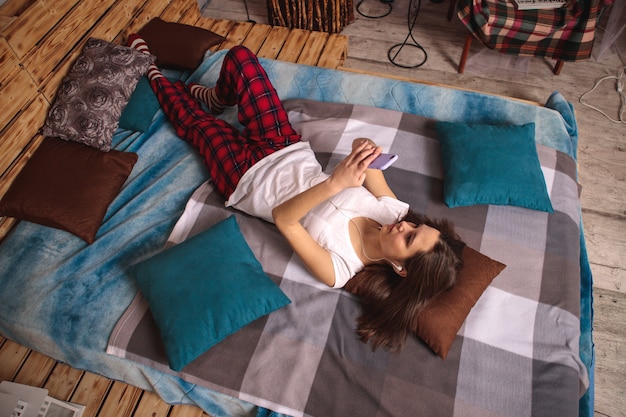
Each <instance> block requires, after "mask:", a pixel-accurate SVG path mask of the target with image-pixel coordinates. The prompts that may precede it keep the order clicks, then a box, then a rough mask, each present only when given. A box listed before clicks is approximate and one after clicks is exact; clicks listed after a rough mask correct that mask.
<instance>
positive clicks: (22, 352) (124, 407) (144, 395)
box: [0, 336, 208, 417]
mask: <svg viewBox="0 0 626 417" xmlns="http://www.w3.org/2000/svg"><path fill="white" fill-rule="evenodd" d="M0 381H13V382H17V383H20V384H25V385H29V386H34V387H41V388H46V389H47V390H48V395H49V396H51V397H54V398H57V399H59V400H63V401H71V402H74V403H77V404H82V405H85V411H84V412H83V416H84V417H98V416H101V417H110V416H115V417H124V416H126V417H130V416H137V417H145V416H153V417H165V416H169V417H202V416H208V414H206V413H205V412H204V411H202V410H201V409H200V408H198V407H194V406H190V405H169V404H166V403H165V402H164V401H163V400H161V399H160V398H159V397H158V396H157V395H156V394H154V393H152V392H149V391H143V390H141V389H139V388H136V387H133V386H131V385H128V384H126V383H123V382H119V381H111V380H109V379H107V378H104V377H102V376H100V375H96V374H94V373H91V372H86V371H80V370H78V369H74V368H72V367H70V366H68V365H66V364H63V363H59V362H57V361H55V360H54V359H52V358H50V357H48V356H45V355H42V354H40V353H38V352H35V351H32V350H29V349H28V348H25V347H24V346H21V345H18V344H17V343H14V342H12V341H10V340H8V339H5V338H4V337H2V336H0Z"/></svg>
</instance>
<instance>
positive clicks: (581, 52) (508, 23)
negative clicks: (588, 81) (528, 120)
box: [458, 0, 602, 61]
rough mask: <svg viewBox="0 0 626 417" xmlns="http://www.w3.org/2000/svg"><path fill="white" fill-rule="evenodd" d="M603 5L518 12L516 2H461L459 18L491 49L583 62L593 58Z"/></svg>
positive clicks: (579, 3)
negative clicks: (599, 16) (597, 26)
mask: <svg viewBox="0 0 626 417" xmlns="http://www.w3.org/2000/svg"><path fill="white" fill-rule="evenodd" d="M601 1H602V0H570V1H569V2H568V3H567V5H566V6H564V7H561V8H557V9H545V10H517V9H516V8H515V6H514V3H513V0H459V4H458V16H459V18H460V19H461V21H462V22H463V24H464V25H465V26H466V27H467V28H468V29H469V31H470V32H471V33H473V34H474V36H475V37H477V38H478V39H480V40H481V41H482V42H483V43H484V44H485V45H486V46H487V47H489V48H491V49H496V50H498V51H501V52H505V53H509V54H515V55H529V56H543V57H548V58H553V59H556V60H563V61H580V60H585V59H588V58H589V57H590V56H591V49H592V46H593V40H594V35H595V30H596V24H597V16H598V12H599V9H600V7H601V6H600V3H601Z"/></svg>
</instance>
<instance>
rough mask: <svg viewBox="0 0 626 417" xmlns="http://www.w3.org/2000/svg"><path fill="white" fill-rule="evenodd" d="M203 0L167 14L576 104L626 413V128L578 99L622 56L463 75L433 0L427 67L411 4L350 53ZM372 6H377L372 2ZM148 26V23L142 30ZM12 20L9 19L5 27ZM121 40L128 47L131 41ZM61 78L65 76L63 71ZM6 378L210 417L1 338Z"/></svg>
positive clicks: (348, 65) (282, 45)
mask: <svg viewBox="0 0 626 417" xmlns="http://www.w3.org/2000/svg"><path fill="white" fill-rule="evenodd" d="M9 1H11V0H9ZM199 1H200V2H201V4H204V3H206V7H204V15H205V16H211V18H208V19H201V20H200V21H198V20H196V18H195V17H194V15H193V14H190V13H187V12H186V10H185V5H184V3H185V2H178V3H176V2H175V3H173V4H172V5H170V6H168V7H167V8H164V9H163V8H162V9H161V10H163V14H162V16H163V17H164V18H169V20H179V19H180V20H181V21H183V22H185V23H190V24H198V25H200V26H203V27H207V28H210V29H212V30H214V31H216V32H218V33H221V34H224V35H227V36H228V40H227V41H226V42H225V43H224V44H222V45H221V47H222V48H227V47H229V46H231V45H233V44H239V43H241V44H245V45H246V46H248V47H249V48H251V49H252V50H254V51H255V52H257V53H258V54H259V55H260V56H263V57H267V58H276V59H281V60H286V61H290V62H299V63H304V64H310V65H320V66H325V67H330V68H333V67H337V66H342V67H343V68H344V69H346V70H350V71H358V72H369V73H379V74H384V75H386V76H393V77H400V78H403V79H411V80H416V81H422V82H429V83H440V84H446V85H450V86H455V87H458V88H466V89H472V90H476V91H481V92H486V93H493V94H500V95H506V96H510V97H515V98H520V99H524V100H530V101H534V102H539V103H542V102H544V101H545V100H546V98H547V97H548V96H549V94H550V93H551V92H552V91H560V92H561V93H563V94H564V96H565V97H566V98H567V99H568V100H570V101H571V102H572V103H573V105H574V108H575V111H576V114H577V119H578V123H579V130H580V145H579V167H580V182H581V183H582V185H583V194H582V201H583V220H584V223H585V231H586V236H587V243H588V246H589V248H588V249H589V255H590V260H591V264H592V270H593V273H594V304H595V320H594V341H595V344H596V354H597V363H596V391H595V409H596V416H598V417H599V416H611V417H618V416H626V411H625V410H626V359H625V358H626V355H624V346H625V345H626V327H625V326H624V325H623V323H624V322H626V308H625V306H626V257H625V256H624V254H625V253H626V243H625V242H626V233H625V232H626V226H625V225H626V211H624V210H625V207H626V204H625V203H626V200H625V199H626V197H625V196H626V156H625V155H626V154H625V150H626V146H625V144H624V137H625V136H626V129H625V128H624V126H623V125H617V124H613V123H610V122H607V121H606V119H605V118H604V117H602V116H601V115H599V114H598V113H596V112H594V111H592V110H590V109H587V108H585V107H583V106H582V105H581V104H580V103H578V98H579V97H580V96H581V95H582V93H583V92H585V91H587V90H588V89H590V88H591V87H592V86H593V84H594V82H595V81H596V80H597V79H599V78H600V77H603V76H609V75H615V74H616V73H617V70H618V68H620V66H622V65H624V62H623V61H622V58H621V57H619V56H618V57H617V58H616V57H615V56H614V55H613V56H611V57H609V58H608V59H605V60H602V61H601V62H594V61H590V62H583V63H566V64H565V67H564V69H563V71H562V72H561V75H559V76H558V77H556V76H553V75H552V73H551V69H550V65H552V63H550V62H548V61H546V60H543V59H532V60H531V62H530V64H529V69H528V72H527V73H526V74H522V75H519V74H517V73H513V72H509V71H499V73H496V74H494V73H481V71H480V68H479V69H478V70H470V68H468V69H467V70H466V73H465V74H462V75H460V74H458V73H457V72H456V69H457V63H458V59H459V57H460V53H461V48H462V39H463V36H464V32H463V31H464V29H463V28H462V27H461V26H460V24H459V22H458V21H456V20H453V21H452V22H448V21H447V20H446V19H445V14H446V11H447V7H448V5H447V3H445V2H444V3H440V4H435V3H432V2H427V1H425V2H422V10H421V11H420V16H419V18H418V24H417V25H416V28H415V29H414V34H415V37H416V38H417V39H418V41H420V43H422V45H423V46H424V47H425V49H426V50H427V52H428V61H427V63H426V64H425V65H424V66H423V67H420V68H418V69H402V68H399V67H396V66H394V65H392V64H390V63H389V61H388V59H387V49H388V48H389V47H390V46H391V45H393V44H395V43H397V42H401V41H402V40H404V38H405V37H406V34H407V22H406V4H405V3H408V2H400V1H397V2H395V3H393V7H394V9H393V11H392V13H391V14H390V15H389V16H387V17H385V18H384V19H382V20H377V19H366V18H363V17H360V16H359V15H358V14H357V20H356V21H355V22H354V23H353V24H351V25H349V26H348V27H346V28H345V29H344V31H343V32H342V35H345V36H347V37H349V41H350V45H349V48H348V50H347V52H346V51H345V49H344V47H345V44H344V42H345V39H344V38H343V37H342V36H337V35H332V36H329V35H327V34H320V33H311V32H307V31H300V30H291V31H290V30H287V29H285V28H278V27H274V28H273V27H270V26H267V25H266V24H264V23H265V22H267V10H266V6H265V1H264V0H247V6H248V7H249V13H250V17H251V18H252V19H254V20H255V21H256V22H258V23H257V24H253V23H251V22H248V21H247V20H248V16H247V15H246V12H245V9H244V7H243V0H210V1H204V0H199ZM371 2H374V3H377V2H376V1H374V0H366V1H365V3H371ZM152 3H155V4H156V3H158V4H160V3H162V2H160V3H159V2H157V1H153V2H152ZM154 7H156V6H154ZM605 21H606V19H605ZM140 23H141V20H139V19H138V20H137V23H136V24H137V25H140ZM3 24H6V23H5V22H4V21H0V28H1V27H2V25H3ZM132 29H133V28H128V30H129V31H132ZM625 35H626V34H625ZM118 40H120V41H121V35H120V37H118ZM619 44H620V45H622V46H623V47H624V49H626V41H625V39H624V38H620V40H619ZM624 49H623V50H624ZM482 52H483V51H482V48H481V47H480V45H478V43H477V42H474V45H473V47H472V51H471V55H470V59H471V57H472V56H473V55H478V56H480V55H479V54H482ZM468 64H469V63H468ZM479 67H480V65H479ZM4 70H5V65H4V64H3V68H2V71H4ZM58 72H59V73H60V74H63V73H64V71H63V69H60V70H59V71H58ZM50 85H52V84H50ZM48 88H50V87H48ZM614 93H615V91H614V90H612V89H611V88H602V89H599V91H597V92H596V93H594V94H597V95H598V97H596V99H595V100H594V103H595V102H599V103H600V105H601V106H602V108H603V109H604V110H605V111H607V112H609V113H610V114H611V115H612V116H614V117H615V108H616V107H615V104H616V101H617V100H616V98H615V96H614ZM48 94H49V93H48ZM617 103H618V101H617ZM35 104H36V103H35ZM4 379H6V380H14V381H16V382H22V383H29V384H32V385H36V386H45V387H46V388H48V389H50V390H51V395H53V396H56V397H58V398H61V399H69V400H71V401H76V402H80V403H83V404H86V405H87V407H88V410H87V413H86V414H85V415H87V416H99V417H104V416H137V417H139V416H147V415H154V416H166V415H173V416H183V415H184V416H187V415H189V416H201V415H206V414H204V413H203V412H202V411H201V410H199V409H197V408H195V407H189V406H169V405H167V404H164V403H163V402H162V401H160V400H159V399H158V398H157V397H156V396H155V395H154V394H152V393H149V392H143V391H141V390H137V389H136V388H133V387H130V386H128V385H125V384H123V383H119V382H112V381H109V380H107V379H105V378H102V377H99V376H97V375H94V374H91V373H88V372H82V371H78V370H74V369H72V368H70V367H68V366H66V365H64V364H59V363H56V362H55V361H53V360H52V359H50V358H47V357H45V356H43V355H41V354H39V353H37V352H31V351H29V350H28V349H26V348H24V347H22V346H19V345H17V344H15V343H13V342H11V341H8V340H4V339H2V338H0V380H4ZM56 393H58V394H56Z"/></svg>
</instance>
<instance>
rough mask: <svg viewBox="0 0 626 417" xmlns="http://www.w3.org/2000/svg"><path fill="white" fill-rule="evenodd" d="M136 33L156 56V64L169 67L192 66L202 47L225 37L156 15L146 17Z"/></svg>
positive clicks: (185, 67)
mask: <svg viewBox="0 0 626 417" xmlns="http://www.w3.org/2000/svg"><path fill="white" fill-rule="evenodd" d="M138 34H139V36H141V37H142V38H143V40H145V41H146V43H147V44H148V48H149V49H150V53H151V54H152V55H155V56H156V57H157V60H156V65H157V66H158V67H161V68H173V69H196V68H197V67H198V66H199V65H200V64H201V63H202V60H203V59H204V54H205V53H206V51H207V50H208V49H209V48H210V47H212V46H214V45H217V44H220V43H222V42H223V41H224V40H225V39H226V38H224V37H223V36H220V35H218V34H217V33H214V32H211V31H210V30H207V29H203V28H199V27H195V26H190V25H185V24H182V23H175V22H165V21H164V20H162V19H161V18H159V17H155V18H154V19H152V20H151V21H149V22H148V23H147V24H146V25H145V26H144V27H143V28H141V30H140V31H139V33H138Z"/></svg>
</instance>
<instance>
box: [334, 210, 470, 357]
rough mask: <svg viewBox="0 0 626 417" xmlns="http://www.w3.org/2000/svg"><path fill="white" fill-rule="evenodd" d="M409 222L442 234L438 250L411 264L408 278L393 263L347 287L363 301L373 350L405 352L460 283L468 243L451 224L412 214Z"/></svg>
mask: <svg viewBox="0 0 626 417" xmlns="http://www.w3.org/2000/svg"><path fill="white" fill-rule="evenodd" d="M403 220H405V221H407V222H412V223H415V224H417V225H421V224H426V225H428V226H430V227H434V228H435V229H437V230H439V232H440V238H439V241H438V242H437V243H436V244H435V246H434V247H433V249H432V250H430V251H428V252H420V253H417V254H416V255H414V256H413V257H412V258H410V259H408V260H407V261H406V271H407V275H406V277H404V278H402V277H399V276H398V275H397V274H396V273H395V272H394V270H393V268H392V267H391V266H389V265H387V264H372V265H368V266H366V267H365V268H363V270H361V271H360V272H358V273H357V274H356V275H355V276H354V277H353V278H352V279H350V280H349V281H348V283H347V284H346V286H345V289H346V290H347V291H349V292H351V293H353V294H356V295H357V296H358V297H359V298H360V301H361V304H362V314H361V316H360V317H359V318H358V326H357V334H358V335H359V336H360V338H361V340H363V341H364V342H365V343H367V342H371V343H372V349H377V348H378V347H383V348H386V349H389V350H392V351H396V350H400V349H402V347H403V346H404V343H405V341H406V338H407V336H408V335H409V334H410V333H411V332H412V327H413V322H414V321H415V317H417V315H418V314H419V313H420V312H421V311H422V309H423V308H424V307H425V306H426V305H427V304H428V302H429V301H430V300H432V299H433V298H434V297H435V296H436V295H437V294H439V293H441V292H443V291H446V290H448V289H449V288H451V287H452V286H453V285H454V284H455V283H456V278H457V273H458V271H459V270H460V269H461V267H462V265H463V260H462V257H461V252H462V250H463V247H464V246H465V244H464V243H463V242H462V241H461V240H460V238H459V236H458V235H457V233H456V232H455V231H454V226H453V225H452V224H451V223H450V222H449V221H447V220H444V219H437V220H433V219H430V218H428V217H426V216H424V215H421V214H417V213H414V212H412V211H409V213H408V214H407V215H406V216H405V217H404V219H403Z"/></svg>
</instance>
